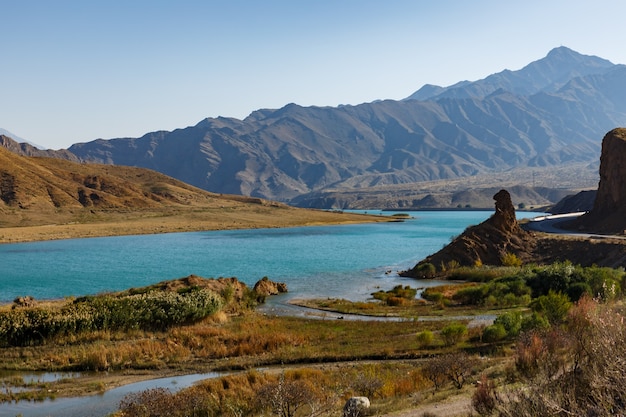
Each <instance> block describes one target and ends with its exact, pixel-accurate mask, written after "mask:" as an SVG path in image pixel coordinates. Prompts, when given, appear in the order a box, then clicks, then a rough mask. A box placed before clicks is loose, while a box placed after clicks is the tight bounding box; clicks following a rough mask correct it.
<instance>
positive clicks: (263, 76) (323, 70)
mask: <svg viewBox="0 0 626 417" xmlns="http://www.w3.org/2000/svg"><path fill="white" fill-rule="evenodd" d="M625 17H626V2H624V1H623V0H610V1H608V0H607V1H605V0H595V1H593V2H591V1H587V0H585V1H583V0H526V1H502V0H494V1H491V0H484V1H482V0H473V1H469V0H458V1H452V0H437V1H431V0H377V1H373V0H309V1H304V0H302V1H298V0H284V1H283V0H254V1H253V0H248V1H244V0H224V1H212V0H205V1H186V0H176V1H174V0H172V1H160V0H123V1H118V0H102V1H95V0H94V1H91V0H76V1H69V0H68V1H66V0H55V1H49V0H39V1H30V0H19V1H16V0H0V74H1V76H0V128H4V129H7V130H9V131H11V132H13V133H14V134H16V135H18V136H20V137H22V138H24V139H27V140H29V141H31V142H34V143H37V144H39V145H42V146H44V147H49V148H54V149H57V148H64V147H68V146H70V145H71V144H73V143H77V142H86V141H90V140H94V139H97V138H105V139H108V138H114V137H139V136H142V135H143V134H145V133H147V132H151V131H155V130H173V129H176V128H183V127H186V126H190V125H194V124H196V123H197V122H199V121H200V120H202V119H204V118H205V117H217V116H226V117H236V118H239V119H241V118H244V117H246V116H247V115H248V114H250V112H252V111H254V110H256V109H259V108H280V107H282V106H284V105H285V104H288V103H292V102H293V103H297V104H300V105H303V106H311V105H317V106H336V105H338V104H359V103H363V102H370V101H374V100H377V99H387V98H389V99H402V98H404V97H407V96H409V95H410V94H411V93H413V92H414V91H415V90H417V89H419V88H420V87H421V86H422V85H424V84H427V83H430V84H437V85H442V86H445V85H450V84H453V83H455V82H457V81H461V80H465V79H467V80H477V79H480V78H484V77H486V76H487V75H489V74H492V73H495V72H499V71H502V70H504V69H511V70H516V69H520V68H522V67H523V66H524V65H526V64H528V63H529V62H531V61H535V60H537V59H540V58H542V57H544V56H545V55H546V54H547V53H548V52H549V50H550V49H552V48H554V47H558V46H567V47H569V48H572V49H574V50H575V51H578V52H580V53H582V54H586V55H596V56H600V57H602V58H605V59H608V60H610V61H612V62H613V63H616V64H617V63H620V64H622V63H623V64H626V46H625V45H626V30H625V29H624V28H623V25H622V21H623V19H624V18H625Z"/></svg>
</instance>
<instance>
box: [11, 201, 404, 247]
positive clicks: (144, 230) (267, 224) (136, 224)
mask: <svg viewBox="0 0 626 417" xmlns="http://www.w3.org/2000/svg"><path fill="white" fill-rule="evenodd" d="M123 216H125V217H122V215H120V216H119V217H118V220H116V219H115V218H110V219H108V220H107V221H99V222H98V221H93V222H89V221H88V222H84V223H59V224H55V223H53V222H52V221H51V222H49V223H48V224H44V225H29V226H12V227H0V244H11V243H26V242H37V241H47V240H61V239H80V238H90V237H109V236H129V235H152V234H161V233H182V232H204V231H219V230H241V229H273V228H283V227H300V226H321V225H335V224H357V223H372V222H390V221H392V220H393V219H392V218H389V217H385V216H376V215H374V214H359V213H343V212H327V211H322V210H313V209H295V208H292V207H267V206H253V209H252V210H238V211H236V212H233V211H230V212H220V211H219V210H217V211H216V210H206V211H204V212H203V211H192V212H182V213H176V214H171V215H166V214H162V213H161V214H160V215H158V213H149V215H148V214H147V213H145V212H144V213H139V212H138V213H132V214H131V215H129V214H128V213H126V214H124V215H123ZM50 220H53V219H52V218H51V219H50Z"/></svg>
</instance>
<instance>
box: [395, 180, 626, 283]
mask: <svg viewBox="0 0 626 417" xmlns="http://www.w3.org/2000/svg"><path fill="white" fill-rule="evenodd" d="M494 200H496V203H495V213H494V214H493V215H492V216H491V217H490V218H489V219H487V220H485V221H484V222H483V223H481V224H479V225H476V226H471V227H469V228H467V229H466V230H465V231H464V232H463V233H462V234H461V235H459V236H458V237H456V238H455V239H454V240H453V241H452V242H451V243H450V244H448V245H447V246H445V247H444V248H443V249H441V250H440V251H438V252H436V253H434V254H432V255H430V256H428V257H427V258H425V259H423V260H422V261H420V262H419V263H417V264H416V265H415V266H414V267H413V268H411V269H410V270H407V271H404V272H402V273H401V275H402V276H406V277H412V278H426V277H429V276H431V275H432V272H433V271H431V270H429V269H428V268H426V265H427V264H432V265H433V266H434V268H435V269H436V271H435V273H437V272H441V271H443V270H445V269H446V268H451V267H455V266H475V265H495V266H499V265H503V259H504V256H505V255H509V254H513V255H515V256H516V257H517V258H519V260H521V261H522V263H537V264H547V263H552V262H557V261H571V262H572V263H574V264H579V265H582V266H591V265H598V266H608V267H612V268H617V267H626V241H625V240H622V239H602V240H600V239H590V238H583V237H568V236H559V235H548V234H543V233H534V232H529V231H526V230H524V229H523V228H522V227H521V226H520V225H519V223H518V222H517V220H516V219H515V209H514V208H513V205H512V204H511V199H510V195H509V193H508V192H507V191H506V190H501V191H500V192H498V193H497V194H496V195H495V196H494Z"/></svg>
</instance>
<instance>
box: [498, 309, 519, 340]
mask: <svg viewBox="0 0 626 417" xmlns="http://www.w3.org/2000/svg"><path fill="white" fill-rule="evenodd" d="M494 324H495V325H501V326H502V327H503V328H504V330H505V331H506V335H507V336H508V337H515V336H517V335H518V334H519V332H520V330H521V329H522V314H521V313H519V312H510V313H504V314H501V315H500V316H498V317H496V319H495V320H494Z"/></svg>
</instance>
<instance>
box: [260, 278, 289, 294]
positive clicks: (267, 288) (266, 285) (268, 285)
mask: <svg viewBox="0 0 626 417" xmlns="http://www.w3.org/2000/svg"><path fill="white" fill-rule="evenodd" d="M254 291H255V292H256V293H257V294H259V295H264V296H267V295H277V294H281V293H285V292H287V284H285V283H282V282H274V281H270V280H269V279H268V278H267V277H263V278H261V280H259V281H258V282H257V283H256V284H254Z"/></svg>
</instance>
